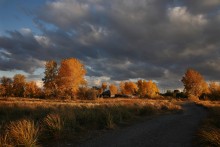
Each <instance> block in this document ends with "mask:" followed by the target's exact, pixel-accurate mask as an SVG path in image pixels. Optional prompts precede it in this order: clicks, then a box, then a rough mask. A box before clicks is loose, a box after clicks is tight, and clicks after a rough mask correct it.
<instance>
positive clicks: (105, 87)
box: [102, 82, 108, 91]
mask: <svg viewBox="0 0 220 147" xmlns="http://www.w3.org/2000/svg"><path fill="white" fill-rule="evenodd" d="M107 87H108V84H107V83H106V82H103V83H102V91H105V90H106V89H107Z"/></svg>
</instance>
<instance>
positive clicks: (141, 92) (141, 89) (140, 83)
mask: <svg viewBox="0 0 220 147" xmlns="http://www.w3.org/2000/svg"><path fill="white" fill-rule="evenodd" d="M145 85H146V81H145V80H138V81H137V86H138V94H139V96H140V97H145V96H146V94H147V92H146V88H145V87H146V86H145Z"/></svg>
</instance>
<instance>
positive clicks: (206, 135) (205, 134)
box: [199, 127, 220, 147]
mask: <svg viewBox="0 0 220 147" xmlns="http://www.w3.org/2000/svg"><path fill="white" fill-rule="evenodd" d="M199 136H200V138H201V140H200V142H201V143H202V144H203V145H204V144H207V145H210V146H216V147H217V146H220V129H218V128H214V127H212V128H209V129H203V130H201V131H200V132H199Z"/></svg>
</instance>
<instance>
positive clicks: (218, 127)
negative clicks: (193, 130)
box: [195, 101, 220, 147]
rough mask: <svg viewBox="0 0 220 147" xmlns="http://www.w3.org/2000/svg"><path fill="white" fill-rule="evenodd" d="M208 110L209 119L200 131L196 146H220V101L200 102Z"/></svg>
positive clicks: (204, 122)
mask: <svg viewBox="0 0 220 147" xmlns="http://www.w3.org/2000/svg"><path fill="white" fill-rule="evenodd" d="M197 104H198V105H201V106H203V107H205V108H207V109H208V117H207V118H206V119H205V120H204V121H203V123H202V125H201V127H200V129H199V130H198V133H197V137H196V139H195V140H196V141H195V145H196V146H213V147H219V146H220V102H219V101H198V102H197Z"/></svg>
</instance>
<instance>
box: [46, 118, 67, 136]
mask: <svg viewBox="0 0 220 147" xmlns="http://www.w3.org/2000/svg"><path fill="white" fill-rule="evenodd" d="M43 124H44V128H45V132H47V133H48V134H47V135H49V136H48V137H52V138H55V139H59V138H60V137H61V134H62V131H63V128H64V121H63V120H62V119H61V117H60V115H59V114H48V115H47V116H46V117H45V118H44V120H43Z"/></svg>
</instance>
